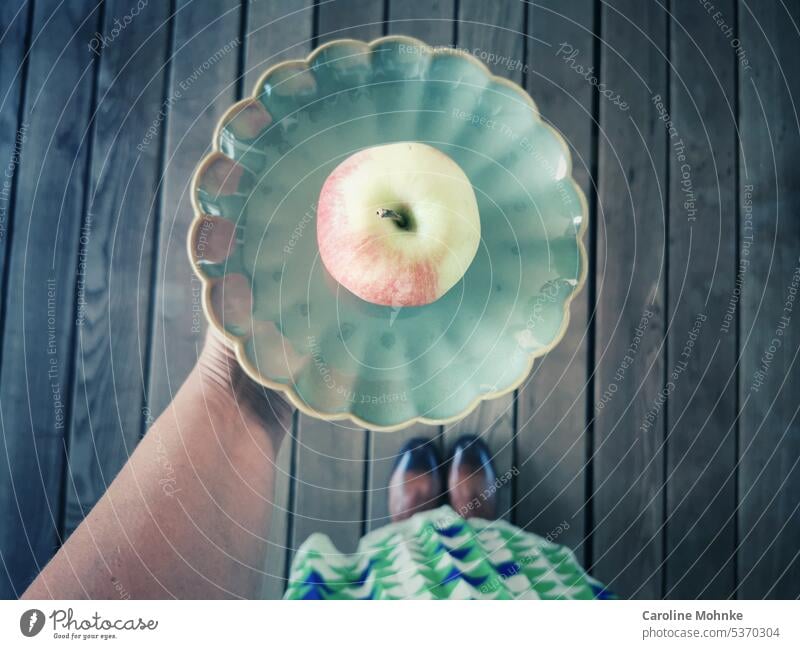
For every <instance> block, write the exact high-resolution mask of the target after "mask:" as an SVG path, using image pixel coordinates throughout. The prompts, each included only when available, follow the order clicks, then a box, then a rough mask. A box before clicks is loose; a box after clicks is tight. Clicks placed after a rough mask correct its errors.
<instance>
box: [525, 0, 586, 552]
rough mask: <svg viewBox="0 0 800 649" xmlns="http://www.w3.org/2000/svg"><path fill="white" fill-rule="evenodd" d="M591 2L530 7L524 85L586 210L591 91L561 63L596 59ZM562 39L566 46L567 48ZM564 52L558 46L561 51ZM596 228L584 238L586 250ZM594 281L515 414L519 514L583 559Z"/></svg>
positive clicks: (535, 370)
mask: <svg viewBox="0 0 800 649" xmlns="http://www.w3.org/2000/svg"><path fill="white" fill-rule="evenodd" d="M595 31H596V26H595V25H594V12H593V3H592V2H591V1H590V0H583V1H582V2H570V3H563V2H557V1H556V0H551V1H548V2H543V3H537V5H532V6H530V7H529V9H528V48H527V66H528V73H527V89H528V91H529V92H530V93H531V95H532V96H533V99H534V101H536V103H537V105H538V106H539V110H540V111H541V114H542V118H543V119H544V120H545V121H547V122H549V123H551V124H552V125H553V126H555V127H556V128H557V129H558V130H559V132H561V134H562V135H563V136H564V139H565V140H566V141H567V143H568V144H569V147H570V150H571V152H572V163H573V173H574V175H575V178H576V179H577V180H578V183H579V184H580V186H581V189H582V190H583V192H584V194H585V195H586V197H587V200H588V201H589V204H590V209H591V210H592V216H593V209H594V203H595V201H594V198H593V197H594V194H595V192H594V186H593V180H592V178H591V174H592V170H593V168H594V166H595V165H596V160H594V157H595V156H596V148H595V147H596V135H595V133H594V128H593V127H594V121H593V120H594V117H595V115H594V114H593V111H594V109H595V106H594V97H595V93H594V89H593V88H592V86H591V85H590V84H588V83H586V80H585V79H583V78H581V77H580V76H579V75H577V74H575V72H574V71H573V70H572V69H571V67H570V66H569V64H568V63H566V62H565V61H564V58H565V52H567V51H568V48H569V52H570V54H571V53H572V52H573V51H575V50H577V54H576V55H575V56H576V59H577V60H579V61H580V63H581V64H583V65H585V66H586V67H589V66H595V67H596V66H597V62H596V61H595V60H594V45H595V43H594V39H595V36H594V33H595ZM562 45H563V46H564V47H562ZM559 51H561V53H560V54H559ZM593 234H594V229H593V228H591V229H590V230H589V231H588V232H587V235H586V240H585V244H586V245H587V248H588V249H589V254H594V251H593V250H592V248H591V236H592V235H593ZM590 288H591V282H587V284H586V285H585V286H584V288H583V291H582V292H581V293H580V294H579V295H578V296H577V298H576V299H575V300H573V302H572V305H571V306H570V325H569V329H568V330H567V332H566V334H565V336H564V338H563V340H562V341H561V342H560V343H559V344H558V346H556V348H555V349H553V350H552V351H551V352H550V353H549V354H547V356H544V357H543V358H541V359H539V360H537V361H536V363H535V364H534V368H533V374H532V375H531V377H530V380H529V381H527V382H526V384H525V385H524V387H523V388H521V389H520V391H519V402H518V406H517V408H518V412H517V429H518V430H517V439H516V465H517V467H518V468H519V472H520V473H519V475H518V476H517V491H516V499H517V502H516V504H515V522H516V524H517V525H519V526H520V527H523V528H525V529H527V530H529V531H531V532H536V533H538V534H540V535H542V536H547V535H551V538H555V537H557V539H558V543H564V544H566V545H569V546H571V547H572V548H573V549H574V550H575V551H576V553H577V556H578V557H579V558H581V559H582V558H583V557H584V551H585V549H586V548H585V545H584V543H583V538H584V532H585V528H584V518H585V515H584V514H585V510H584V506H583V504H584V499H585V495H586V487H587V485H586V481H587V480H588V472H587V470H586V469H587V461H588V457H587V442H588V440H587V436H588V432H587V427H586V414H587V408H588V405H589V401H590V397H591V394H590V391H591V387H590V384H589V367H590V364H589V343H590V338H589V336H590V333H589V322H588V319H589V298H590Z"/></svg>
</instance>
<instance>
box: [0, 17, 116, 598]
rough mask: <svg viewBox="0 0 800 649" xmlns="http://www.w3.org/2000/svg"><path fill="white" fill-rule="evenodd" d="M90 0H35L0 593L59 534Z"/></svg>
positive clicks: (87, 102) (8, 315)
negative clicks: (81, 3)
mask: <svg viewBox="0 0 800 649" xmlns="http://www.w3.org/2000/svg"><path fill="white" fill-rule="evenodd" d="M99 13H100V12H99V11H98V10H97V8H96V7H90V6H85V7H83V8H81V9H78V8H77V7H75V6H70V7H67V6H65V5H61V6H58V3H57V2H55V1H53V2H38V3H36V6H35V11H34V14H35V15H34V19H33V42H37V43H40V46H38V47H34V48H33V51H32V53H31V55H30V62H29V69H28V79H27V88H26V94H25V108H24V113H23V122H24V124H26V134H27V135H26V140H25V142H24V143H23V147H22V155H21V160H20V164H19V167H18V168H17V170H16V173H17V174H18V177H17V191H16V196H15V202H14V214H13V219H14V224H13V232H14V236H13V240H12V241H11V250H10V256H9V260H8V269H7V272H8V280H7V281H8V283H7V286H6V290H5V293H4V295H3V298H4V300H5V318H4V321H3V327H4V329H3V349H2V377H0V406H2V413H0V415H2V417H1V418H0V426H1V427H2V435H3V444H2V445H0V498H2V506H1V507H0V509H2V511H3V524H2V526H0V555H2V559H3V564H4V567H5V570H2V571H0V594H1V595H2V596H5V597H14V596H17V595H19V594H21V592H22V591H23V590H24V589H25V587H26V586H27V585H28V584H29V583H30V582H31V580H32V579H33V578H34V577H35V576H36V574H37V573H38V571H39V569H41V568H42V567H43V566H44V563H45V562H46V561H47V560H48V559H49V558H50V556H51V555H52V554H53V553H54V552H55V550H56V549H57V548H58V545H59V543H60V538H59V525H60V519H61V514H62V488H63V474H64V470H63V469H64V461H65V457H64V444H65V439H66V436H67V435H68V426H69V397H70V394H71V387H72V377H71V375H70V369H71V366H72V348H71V343H72V337H73V323H74V321H75V302H74V288H75V279H76V269H77V262H78V238H79V231H80V227H81V221H82V218H83V215H84V209H85V207H86V201H85V199H86V196H85V189H86V184H85V180H84V179H85V178H86V173H87V165H88V164H89V142H90V139H91V133H90V128H89V120H90V115H91V111H92V106H91V101H92V97H93V84H94V77H95V74H94V70H95V63H94V62H93V54H92V53H91V52H90V51H89V49H88V47H87V44H88V43H89V40H90V39H91V37H92V34H93V33H94V32H95V31H96V30H97V29H98V20H99V18H98V16H99Z"/></svg>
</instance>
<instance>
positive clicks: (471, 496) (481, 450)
mask: <svg viewBox="0 0 800 649" xmlns="http://www.w3.org/2000/svg"><path fill="white" fill-rule="evenodd" d="M496 480H497V474H496V473H495V470H494V467H493V466H492V454H491V452H490V451H489V447H488V446H486V443H485V442H484V441H483V440H482V439H480V438H479V437H476V436H475V435H463V436H461V437H459V438H458V440H456V444H455V446H454V447H453V457H452V459H451V460H450V471H449V473H448V476H447V491H448V497H449V498H450V506H451V507H452V508H453V509H454V510H455V512H456V514H458V515H459V516H461V517H462V518H484V519H486V520H490V521H491V520H494V519H496V518H497V485H496V482H495V481H496Z"/></svg>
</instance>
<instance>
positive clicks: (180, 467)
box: [23, 335, 292, 599]
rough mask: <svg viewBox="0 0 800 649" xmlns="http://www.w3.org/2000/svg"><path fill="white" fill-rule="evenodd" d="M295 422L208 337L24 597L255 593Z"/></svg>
mask: <svg viewBox="0 0 800 649" xmlns="http://www.w3.org/2000/svg"><path fill="white" fill-rule="evenodd" d="M291 419H292V410H291V408H290V406H289V405H288V404H287V403H286V402H285V401H284V400H283V399H282V398H281V397H280V396H278V395H277V394H276V393H273V392H271V391H269V390H266V389H264V388H261V387H260V386H257V385H256V384H255V383H254V382H252V381H251V380H250V379H249V378H248V377H247V376H246V375H245V374H244V372H243V371H242V370H241V369H240V368H239V365H238V364H237V363H236V361H235V359H234V358H233V355H232V352H230V351H229V350H228V348H227V347H226V346H225V344H224V343H223V342H222V341H220V340H218V339H216V338H215V337H214V336H211V335H210V336H209V338H208V339H207V341H206V344H205V347H204V349H203V351H202V353H201V355H200V357H199V359H198V362H197V365H196V366H195V368H194V369H193V370H192V372H191V374H190V375H189V378H188V379H187V380H186V382H185V383H184V384H183V386H182V387H181V388H180V390H179V391H178V394H177V395H176V397H175V399H174V401H173V402H172V403H171V404H170V406H169V407H168V408H167V410H166V411H165V412H164V413H163V414H162V415H161V416H160V417H159V418H158V419H157V420H156V422H155V423H154V424H153V425H152V427H151V428H150V430H149V431H148V432H147V434H146V435H145V436H144V438H143V439H142V441H141V443H140V444H139V445H138V446H137V448H136V450H135V452H134V453H133V455H132V456H131V458H130V459H129V460H128V463H127V464H126V465H125V467H124V468H123V469H122V471H121V472H120V473H119V475H118V476H117V477H116V478H115V480H114V481H113V483H112V484H111V486H110V487H109V488H108V490H107V491H106V493H105V495H104V496H103V497H102V498H101V499H100V501H99V502H98V503H97V505H96V506H95V507H94V509H93V510H92V511H91V512H90V514H89V515H88V516H87V517H86V519H85V520H84V521H83V522H82V523H81V524H80V526H79V527H78V528H77V529H76V530H75V532H74V533H73V534H72V535H71V536H70V538H69V539H68V540H67V542H66V543H65V544H64V545H63V546H62V547H61V549H60V550H59V551H58V552H57V553H56V555H55V556H54V557H53V558H52V559H51V561H50V562H49V563H48V564H47V566H46V567H45V568H44V570H42V572H41V573H40V574H39V576H38V577H37V578H36V579H35V580H34V582H33V583H32V584H31V585H30V587H29V588H28V590H27V591H26V592H25V593H24V595H23V598H24V599H48V598H53V599H80V598H92V599H117V598H120V597H126V598H128V597H129V598H134V599H135V598H171V597H177V598H196V599H207V598H232V597H245V598H252V597H254V596H256V595H257V593H258V591H259V589H260V586H261V582H262V579H263V572H262V566H263V565H264V556H265V553H266V548H267V543H266V538H267V532H268V528H269V521H270V515H271V513H272V501H273V492H274V484H275V457H276V454H277V451H278V448H279V447H280V444H281V441H282V440H283V437H284V435H285V433H286V431H287V430H289V428H290V426H291Z"/></svg>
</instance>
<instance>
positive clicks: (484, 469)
mask: <svg viewBox="0 0 800 649" xmlns="http://www.w3.org/2000/svg"><path fill="white" fill-rule="evenodd" d="M496 477H497V475H496V473H495V470H494V467H493V466H492V456H491V453H490V452H489V448H488V447H487V446H486V444H485V443H484V442H483V440H481V439H480V438H479V437H476V436H475V435H464V436H462V437H460V438H459V439H458V440H456V443H455V445H454V446H453V451H452V454H451V456H450V460H449V461H448V462H447V464H446V465H445V463H443V462H442V461H441V459H440V457H439V452H438V451H437V449H436V446H435V445H434V444H433V442H432V440H429V439H425V438H423V437H415V438H413V439H410V440H409V441H408V442H406V443H405V444H404V445H403V447H402V448H401V449H400V452H399V453H398V454H397V458H396V459H395V463H394V468H393V470H392V475H391V477H390V478H389V515H390V516H391V519H392V522H394V523H396V522H397V521H401V520H404V519H406V518H409V517H411V516H413V515H414V514H416V513H417V512H421V511H424V510H426V509H434V508H436V507H438V506H439V505H441V504H443V502H444V501H445V496H446V497H447V501H448V502H449V504H450V506H451V507H452V508H453V509H454V510H455V512H456V513H457V514H459V515H460V516H461V517H462V518H472V517H480V518H485V519H487V520H493V519H495V518H496V516H497V490H496V488H495V481H496Z"/></svg>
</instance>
